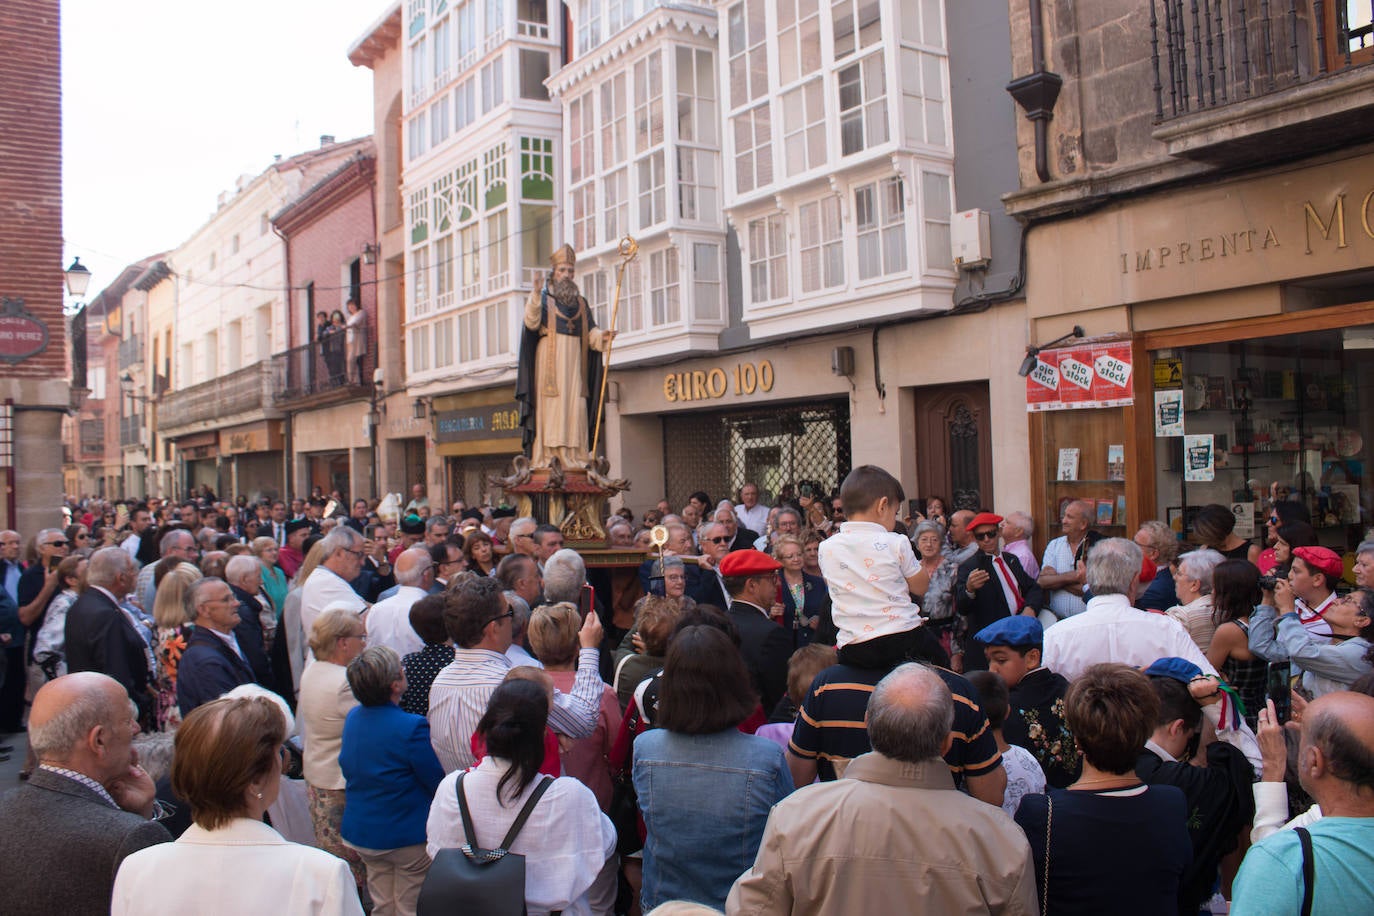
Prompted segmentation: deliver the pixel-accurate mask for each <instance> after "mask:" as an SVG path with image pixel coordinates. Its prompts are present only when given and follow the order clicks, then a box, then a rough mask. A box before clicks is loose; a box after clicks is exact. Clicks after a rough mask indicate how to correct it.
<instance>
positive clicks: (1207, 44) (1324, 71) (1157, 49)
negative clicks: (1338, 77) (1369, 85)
mask: <svg viewBox="0 0 1374 916" xmlns="http://www.w3.org/2000/svg"><path fill="white" fill-rule="evenodd" d="M1355 16H1359V17H1361V18H1363V17H1365V16H1370V13H1369V6H1368V4H1363V5H1361V4H1360V3H1358V2H1351V0H1150V29H1151V41H1150V49H1151V54H1150V56H1151V63H1152V65H1153V68H1154V96H1155V116H1156V118H1157V119H1158V120H1160V121H1165V120H1169V119H1171V118H1176V117H1180V116H1182V115H1186V114H1189V113H1191V112H1197V111H1203V110H1206V109H1210V108H1217V107H1220V106H1223V105H1229V104H1234V103H1236V102H1241V101H1245V100H1246V99H1250V98H1255V97H1258V96H1263V95H1267V94H1269V93H1273V92H1277V91H1280V90H1282V89H1286V88H1289V87H1290V86H1295V85H1299V84H1301V83H1305V82H1309V81H1313V80H1318V79H1322V78H1324V77H1327V76H1330V75H1331V74H1334V73H1336V72H1339V71H1344V70H1349V69H1352V68H1354V67H1360V66H1364V65H1366V64H1368V63H1370V62H1371V60H1374V23H1371V22H1363V21H1352V19H1353V17H1355Z"/></svg>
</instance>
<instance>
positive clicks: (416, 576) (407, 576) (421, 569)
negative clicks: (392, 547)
mask: <svg viewBox="0 0 1374 916" xmlns="http://www.w3.org/2000/svg"><path fill="white" fill-rule="evenodd" d="M407 554H409V555H410V557H411V559H413V560H414V561H415V562H414V564H411V565H408V566H407V568H406V569H401V557H404V556H406V555H407ZM433 565H434V559H433V558H432V557H431V556H430V555H429V549H428V548H425V547H411V548H409V549H407V550H405V551H404V552H402V553H401V554H400V555H399V556H397V557H396V564H395V570H396V573H395V574H396V584H398V585H408V586H410V587H411V588H417V587H418V586H419V585H420V583H421V582H422V581H423V580H424V578H425V573H427V572H429V570H430V568H431V567H432V566H433Z"/></svg>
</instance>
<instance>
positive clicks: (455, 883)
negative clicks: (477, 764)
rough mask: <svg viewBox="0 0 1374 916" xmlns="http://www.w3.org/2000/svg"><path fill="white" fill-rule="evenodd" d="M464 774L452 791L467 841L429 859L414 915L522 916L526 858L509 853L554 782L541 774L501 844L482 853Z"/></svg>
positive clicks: (549, 777)
mask: <svg viewBox="0 0 1374 916" xmlns="http://www.w3.org/2000/svg"><path fill="white" fill-rule="evenodd" d="M465 775H466V774H462V773H460V774H459V775H458V780H457V782H456V783H455V785H454V788H455V790H456V791H457V793H458V810H459V812H461V814H462V815H463V836H464V838H465V839H466V840H467V842H466V843H464V844H463V845H462V846H461V847H459V848H457V849H441V850H439V854H438V855H437V856H435V857H434V862H433V864H431V865H430V867H429V874H427V875H426V876H425V883H424V884H423V885H421V887H420V899H419V900H418V901H417V902H416V907H415V912H416V916H449V914H452V913H464V914H471V916H524V914H525V857H524V856H522V855H520V854H519V853H513V852H511V851H510V846H511V844H512V843H514V842H515V838H516V837H517V836H519V835H520V829H521V828H522V827H524V826H525V821H526V820H528V819H529V816H530V812H531V811H533V810H534V806H535V805H536V804H538V803H539V799H540V798H542V797H543V795H544V793H545V792H546V791H547V790H548V788H549V786H550V785H552V784H553V777H551V776H545V777H544V778H543V780H541V781H540V783H539V785H538V786H536V787H535V789H534V792H533V793H531V795H530V797H529V801H527V802H525V806H524V807H523V808H521V809H520V813H519V814H518V815H516V818H515V823H513V824H511V825H510V830H509V831H507V832H506V838H505V839H503V840H502V841H501V845H500V846H499V847H497V848H496V849H482V848H481V847H479V846H478V845H477V833H476V831H475V830H473V829H472V813H471V812H470V811H468V800H467V798H466V796H464V795H463V776H465Z"/></svg>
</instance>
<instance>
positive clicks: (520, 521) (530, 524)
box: [510, 515, 539, 537]
mask: <svg viewBox="0 0 1374 916" xmlns="http://www.w3.org/2000/svg"><path fill="white" fill-rule="evenodd" d="M517 527H518V528H520V529H521V530H520V533H521V534H534V529H536V528H538V527H539V523H538V522H537V521H535V520H534V519H533V518H531V517H530V516H528V515H522V516H520V518H517V519H516V520H515V521H513V522H511V523H510V536H511V537H515V531H516V528H517ZM526 528H528V529H529V530H528V531H526V530H524V529H526Z"/></svg>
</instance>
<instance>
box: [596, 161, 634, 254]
mask: <svg viewBox="0 0 1374 916" xmlns="http://www.w3.org/2000/svg"><path fill="white" fill-rule="evenodd" d="M629 182H630V167H629V166H628V165H626V166H621V167H620V168H618V169H616V170H615V171H613V172H609V173H607V174H606V175H605V176H604V177H603V178H602V179H601V241H602V242H603V243H611V242H617V241H619V240H620V237H621V236H622V235H624V234H625V233H627V232H629V231H630V190H629V188H630V184H629Z"/></svg>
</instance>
